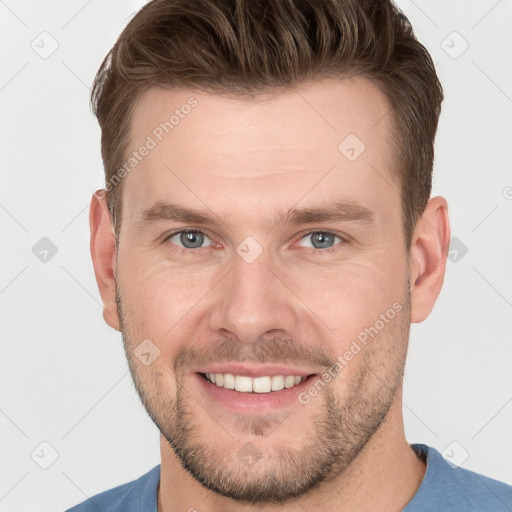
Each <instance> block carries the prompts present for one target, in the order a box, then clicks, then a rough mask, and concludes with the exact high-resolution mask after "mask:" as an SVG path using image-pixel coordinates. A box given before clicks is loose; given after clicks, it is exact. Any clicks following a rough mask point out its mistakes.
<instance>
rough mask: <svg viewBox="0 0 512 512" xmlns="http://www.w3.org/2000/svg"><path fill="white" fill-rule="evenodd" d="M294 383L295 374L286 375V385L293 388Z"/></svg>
mask: <svg viewBox="0 0 512 512" xmlns="http://www.w3.org/2000/svg"><path fill="white" fill-rule="evenodd" d="M294 385H295V377H294V376H293V375H288V377H286V378H285V379H284V387H285V388H291V387H292V386H294Z"/></svg>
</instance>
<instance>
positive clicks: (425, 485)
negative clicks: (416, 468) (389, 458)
mask: <svg viewBox="0 0 512 512" xmlns="http://www.w3.org/2000/svg"><path fill="white" fill-rule="evenodd" d="M412 446H413V449H414V450H415V451H416V452H417V453H422V454H424V455H425V456H426V461H427V471H426V473H425V477H424V478H423V482H422V483H421V485H420V488H419V489H418V491H417V492H416V494H415V496H414V498H413V499H412V500H411V502H410V503H409V504H408V505H407V507H406V508H405V509H404V512H423V511H425V512H426V511H432V510H436V511H439V512H452V511H453V512H455V511H460V510H464V511H465V512H484V511H485V512H512V486H510V485H507V484H505V483H504V482H500V481H498V480H494V479H492V478H489V477H486V476H484V475H481V474H479V473H476V472H474V471H470V470H468V469H464V468H461V467H457V466H454V465H453V464H450V463H449V462H447V460H445V459H444V458H443V456H442V455H441V454H440V453H439V452H438V451H437V450H436V449H434V448H432V447H427V446H425V445H412Z"/></svg>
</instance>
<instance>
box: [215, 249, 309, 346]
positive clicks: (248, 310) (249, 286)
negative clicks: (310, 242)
mask: <svg viewBox="0 0 512 512" xmlns="http://www.w3.org/2000/svg"><path fill="white" fill-rule="evenodd" d="M270 260H271V258H269V257H268V255H267V253H265V252H263V253H262V254H261V255H260V256H259V257H258V258H257V259H256V260H255V261H253V262H251V263H248V262H247V261H245V260H244V259H243V258H242V257H240V256H239V255H238V254H235V255H234V257H233V268H232V270H231V271H230V272H229V273H228V275H227V276H226V278H225V279H224V280H223V281H222V282H221V283H220V286H219V287H218V297H216V300H215V303H214V306H213V311H212V313H211V315H210V328H211V329H212V330H213V331H215V332H217V333H218V334H219V335H221V336H223V337H230V338H233V337H234V338H236V339H239V340H240V341H242V342H243V343H256V342H257V341H258V340H259V339H261V337H262V336H264V335H276V333H277V332H278V331H280V332H281V333H280V335H281V336H292V335H293V334H292V333H294V332H295V331H296V330H297V326H298V321H299V305H300V300H299V299H298V298H297V297H296V296H295V295H294V294H293V292H292V291H291V289H293V286H291V287H290V284H291V283H287V282H286V281H287V276H286V272H282V271H279V268H281V266H278V265H275V264H272V261H270ZM278 267H279V268H278ZM283 274H284V275H283ZM288 280H289V277H288ZM290 288H291V289H290Z"/></svg>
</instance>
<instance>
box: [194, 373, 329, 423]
mask: <svg viewBox="0 0 512 512" xmlns="http://www.w3.org/2000/svg"><path fill="white" fill-rule="evenodd" d="M193 376H195V379H196V380H197V382H198V384H199V386H200V387H201V388H202V390H203V391H204V392H205V393H206V394H207V395H208V396H209V397H210V398H212V399H213V400H214V401H215V402H216V403H219V404H221V405H222V406H224V407H225V408H227V409H230V410H231V411H234V412H243V413H262V412H268V411H272V410H277V409H282V408H284V407H290V406H291V405H293V404H295V403H297V402H298V395H299V394H300V393H301V392H303V391H305V390H306V389H307V388H309V387H310V386H312V385H313V384H314V382H315V381H316V380H318V379H319V378H320V375H310V376H309V377H308V378H307V379H305V380H303V381H302V382H301V383H300V384H297V385H296V386H293V387H291V388H284V389H282V390H280V391H270V392H269V393H247V392H241V391H235V390H234V389H226V388H223V387H221V386H217V385H216V384H213V383H211V382H210V381H209V380H206V379H205V378H204V377H203V376H202V375H200V374H199V373H194V374H193Z"/></svg>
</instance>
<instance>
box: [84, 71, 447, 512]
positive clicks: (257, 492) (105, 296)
mask: <svg viewBox="0 0 512 512" xmlns="http://www.w3.org/2000/svg"><path fill="white" fill-rule="evenodd" d="M191 96H193V97H194V98H195V99H196V100H197V102H198V104H197V106H196V107H195V108H194V109H193V110H192V111H191V112H190V114H188V115H187V116H186V117H185V118H184V119H181V120H180V123H179V125H177V126H176V127H175V128H174V129H173V131H172V133H169V134H167V135H166V136H164V138H163V140H162V141H161V142H160V143H159V144H158V145H157V147H156V148H154V149H152V150H151V151H150V152H149V154H148V155H147V156H146V157H145V158H144V159H143V160H142V161H141V162H140V163H138V165H137V167H136V168H135V169H134V170H133V171H132V172H130V173H129V174H128V175H127V176H126V178H125V179H124V185H123V194H122V208H123V219H122V224H121V229H120V233H119V240H118V246H117V247H116V244H115V235H114V230H113V226H112V223H111V219H110V216H109V213H108V209H107V206H106V202H105V199H103V198H101V197H98V196H96V195H95V196H93V198H92V201H91V209H90V224H91V253H92V257H93V262H94V269H95V274H96V279H97V282H98V286H99V290H100V293H101V297H102V300H103V303H104V318H105V320H106V322H107V323H108V324H109V325H110V326H111V327H113V328H114V329H117V330H120V331H121V332H122V333H123V340H124V343H125V350H126V354H127V358H128V362H129V365H130V369H131V371H132V375H133V378H134V382H135V385H136V388H137V390H138V392H139V394H140V396H141V400H142V402H143V404H144V406H145V407H146V409H147V411H148V413H149V414H150V416H151V417H152V419H153V420H154V421H155V423H156V424H157V426H158V427H159V429H160V431H161V443H160V446H161V457H162V464H161V482H160V487H159V491H158V509H159V511H161V512H174V511H178V510H180V511H183V510H194V509H195V510H198V511H214V510H224V511H235V510H236V511H250V510H261V511H274V510H286V511H295V510H297V511H303V510H336V511H356V510H357V511H366V510H368V511H370V510H372V511H380V510H382V511H384V510H386V511H399V510H402V509H403V507H404V506H405V505H406V504H407V502H408V501H409V500H410V499H411V498H412V497H413V495H414V494H415V492H416V491H417V489H418V487H419V485H420V483H421V480H422V478H423V476H424V473H425V465H424V463H423V462H422V461H421V460H419V459H418V458H417V457H416V455H415V454H414V452H413V451H412V449H411V448H410V446H409V444H408V443H407V441H406V438H405V434H404V426H403V419H402V411H401V407H402V402H401V400H402V376H403V369H404V364H405V359H406V352H407V345H408V339H409V327H410V323H411V322H422V321H423V320H425V319H426V318H427V317H428V315H429V314H430V312H431V310H432V308H433V306H434V304H435V301H436V299H437V297H438V294H439V292H440V290H441V287H442V283H443V279H444V273H445V265H446V257H447V248H448V243H449V239H450V226H449V220H448V207H447V204H446V201H445V200H444V199H443V198H442V197H434V198H431V199H430V201H429V203H428V205H427V208H426V210H425V212H424V213H423V216H422V217H421V219H420V220H419V221H418V223H417V226H416V230H415V233H414V236H413V240H412V245H411V248H410V250H406V248H405V244H404V233H403V231H402V220H401V205H400V196H399V190H400V183H399V180H398V177H397V175H396V172H395V171H394V169H395V167H396V165H397V163H396V162H395V159H394V155H393V152H392V149H391V145H390V144H389V137H390V136H391V125H390V117H391V116H387V115H385V114H386V113H388V112H389V110H390V106H389V103H388V101H387V98H386V97H385V95H384V94H383V93H382V92H381V91H380V90H379V89H378V88H377V87H376V86H375V85H374V84H373V83H372V82H370V81H369V80H367V79H365V78H362V77H352V78H350V79H345V80H341V79H339V80H324V81H319V82H314V83H311V84H308V85H303V86H301V87H300V88H299V89H298V90H296V91H288V92H285V93H280V94H278V95H274V96H272V97H270V96H269V97H268V98H265V101H249V100H247V99H241V98H235V97H227V96H220V95H211V94H207V93H205V92H200V91H191V90H174V91H168V90H162V89H156V88H155V89H151V90H149V91H147V92H146V93H145V94H144V95H143V96H142V97H141V98H140V101H139V102H138V103H137V105H136V108H135V110H134V112H133V115H132V119H131V134H132V140H131V148H132V150H135V149H136V148H139V147H140V146H141V145H142V144H143V143H144V141H145V140H146V139H147V136H148V135H149V134H151V133H152V131H153V129H154V128H155V127H156V126H158V125H159V124H160V123H161V122H162V121H164V120H166V119H168V118H169V116H170V114H172V112H173V111H174V110H175V109H176V108H180V106H181V105H183V104H185V103H186V102H187V100H188V98H190V97H191ZM349 133H352V134H356V135H357V136H358V137H359V138H360V139H361V140H362V141H363V142H364V144H365V146H366V149H365V151H364V152H363V153H362V154H361V155H360V156H359V157H358V158H357V159H356V160H355V161H353V162H351V161H349V160H348V159H347V158H345V156H344V155H343V154H341V152H340V151H338V145H339V144H340V142H341V141H342V140H343V139H344V138H345V137H346V136H347V135H348V134H349ZM377 171H378V172H377ZM160 200H165V201H174V202H179V203H180V204H183V205H185V206H187V207H189V208H193V209H206V208H209V210H210V211H211V212H213V213H214V214H216V215H219V216H220V218H222V219H224V221H225V222H224V223H221V224H217V225H199V224H191V223H183V222H177V221H174V220H162V221H159V222H155V223H152V224H147V223H146V224H143V223H141V222H140V221H141V218H142V211H143V210H144V209H147V208H149V207H151V206H153V205H154V204H155V203H156V202H158V201H160ZM334 201H352V202H354V203H357V204H359V205H362V206H365V207H366V208H368V209H370V210H371V211H372V212H373V216H374V221H373V223H368V222H364V221H362V220H343V221H328V222H315V223H309V224H304V225H299V226H296V225H291V224H287V223H284V224H282V225H281V224H280V225H276V224H275V223H274V222H273V219H274V216H275V215H276V214H277V212H280V211H285V210H286V209H288V208H290V207H301V208H302V207H308V206H312V205H318V204H324V205H325V204H329V203H331V202H334ZM191 228H196V229H200V230H201V231H202V232H203V233H204V234H205V238H204V242H203V245H200V242H199V248H193V249H191V250H190V252H189V253H187V254H184V253H180V252H179V250H180V248H181V249H183V248H184V246H183V237H182V238H181V239H180V235H179V234H178V236H174V237H172V241H171V239H169V238H168V237H169V235H170V234H172V233H173V232H175V231H177V230H179V229H191ZM311 232H313V233H315V232H316V233H318V232H322V233H325V232H328V233H329V232H332V233H333V234H335V235H337V236H339V237H341V238H333V239H331V242H330V243H328V244H327V245H326V248H327V249H336V250H335V251H334V252H331V253H327V252H325V251H326V248H318V249H317V253H316V254H313V251H314V249H315V247H314V245H316V246H317V247H319V244H318V239H314V236H312V235H311ZM247 236H252V237H253V238H254V239H255V240H256V241H257V242H258V244H259V245H260V247H261V248H262V249H263V252H262V253H261V255H260V256H259V257H258V258H257V259H256V260H255V261H254V262H252V263H248V262H247V261H245V260H244V259H243V258H241V257H240V256H239V255H238V253H237V252H236V248H237V246H238V245H239V244H240V243H241V242H242V241H243V240H244V239H245V238H246V237H247ZM166 237H167V239H166ZM343 239H345V240H346V241H345V242H344V241H343ZM185 242H186V240H185ZM190 246H191V244H189V246H188V247H190ZM321 247H323V246H321ZM193 251H195V252H193ZM322 251H323V252H322ZM192 252H193V253H192ZM396 303H398V304H399V305H400V306H401V311H400V312H399V313H397V314H396V316H394V318H393V319H392V320H389V322H387V323H386V324H385V326H384V328H383V329H382V330H380V331H379V333H378V335H377V336H375V337H374V338H373V339H371V340H370V341H369V342H368V343H367V344H366V345H364V346H361V348H362V349H361V350H360V351H359V352H358V353H357V354H356V355H355V356H354V357H353V358H352V359H351V360H350V361H349V362H348V363H347V364H346V365H344V366H343V368H342V370H341V371H339V372H337V373H336V377H335V378H334V379H332V380H331V381H330V382H329V383H328V385H326V386H325V387H323V388H322V389H321V390H320V391H319V392H318V394H317V395H316V396H314V397H313V398H312V399H311V401H310V402H309V403H308V404H307V405H304V404H301V403H298V402H297V403H294V404H293V405H292V406H290V407H286V408H283V409H282V410H278V411H274V412H272V413H267V414H263V413H257V414H234V413H233V412H230V411H228V410H226V409H224V408H222V407H220V406H219V405H218V404H215V403H214V402H213V401H212V400H211V399H210V398H209V397H208V396H206V394H205V393H204V391H202V389H201V388H200V386H198V384H197V381H196V378H195V377H193V373H194V372H193V369H194V365H196V364H197V363H199V362H217V361H220V360H221V359H222V360H226V361H236V360H245V361H251V362H283V363H285V364H297V365H298V366H301V364H303V363H304V362H305V361H309V362H310V363H311V364H313V366H314V367H315V369H316V368H317V369H318V371H319V373H321V372H322V371H323V370H325V368H327V367H328V363H332V362H334V361H336V358H337V357H338V356H340V355H341V356H343V354H344V353H345V352H346V351H347V350H348V349H349V348H350V346H351V343H352V342H353V340H354V339H356V337H357V335H358V334H359V333H361V332H362V331H364V329H365V328H366V327H368V326H372V325H374V324H375V323H376V321H377V320H379V318H381V317H380V315H381V314H384V313H386V311H388V310H389V309H390V308H392V305H393V304H396ZM145 339H150V340H151V341H152V343H154V345H155V346H157V347H158V349H159V350H160V354H159V356H158V357H157V358H156V359H155V360H154V361H153V362H152V363H151V364H150V365H149V366H145V365H144V364H141V362H140V361H139V360H138V359H137V357H136V356H135V353H134V350H135V349H136V348H137V346H138V345H139V344H140V343H141V341H142V340H145ZM248 443H251V444H252V445H253V446H254V447H256V449H257V453H258V454H259V456H260V458H259V460H258V461H257V463H255V464H254V465H251V466H250V467H249V466H248V465H244V463H243V461H241V460H240V458H239V457H237V454H239V453H240V450H242V449H243V448H244V447H246V446H247V445H248Z"/></svg>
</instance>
